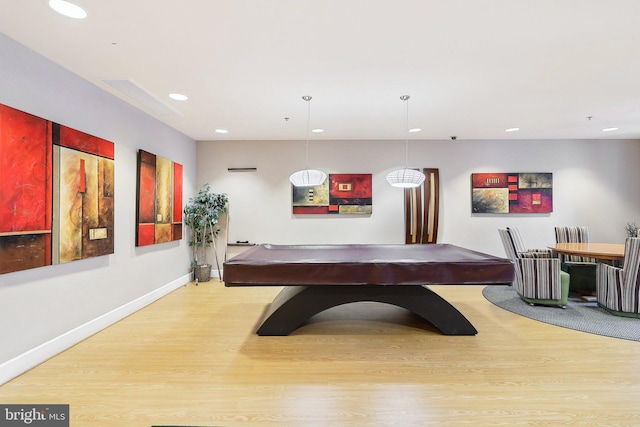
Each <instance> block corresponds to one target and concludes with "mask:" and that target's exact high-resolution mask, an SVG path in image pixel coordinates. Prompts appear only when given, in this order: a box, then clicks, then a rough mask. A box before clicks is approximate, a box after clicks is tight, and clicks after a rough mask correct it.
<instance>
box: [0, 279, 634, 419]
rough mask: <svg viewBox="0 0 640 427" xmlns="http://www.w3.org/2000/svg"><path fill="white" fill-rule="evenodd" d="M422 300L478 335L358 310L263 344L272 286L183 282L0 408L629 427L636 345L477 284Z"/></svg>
mask: <svg viewBox="0 0 640 427" xmlns="http://www.w3.org/2000/svg"><path fill="white" fill-rule="evenodd" d="M433 289H434V290H435V291H436V292H438V293H439V294H440V295H442V296H443V297H444V298H446V299H448V300H449V301H450V302H451V303H453V304H454V305H455V306H456V307H457V308H458V309H459V310H460V311H461V312H462V313H463V314H464V315H465V316H467V318H468V319H469V320H470V321H471V322H472V323H473V324H474V326H475V327H476V328H477V329H478V331H479V333H478V335H476V336H471V337H451V336H443V335H441V334H440V333H439V332H437V331H435V330H434V329H432V328H431V327H430V325H429V324H427V323H426V322H423V321H422V320H421V319H419V318H417V317H416V316H414V315H412V314H410V313H408V312H406V311H404V310H402V309H398V308H396V307H392V306H388V305H384V304H375V303H357V304H351V305H345V306H342V307H337V308H334V309H331V310H328V311H327V312H325V313H322V314H320V315H318V316H316V317H315V318H314V319H313V321H312V322H311V323H309V324H307V325H306V326H304V327H302V328H301V329H299V330H297V331H296V332H295V333H294V334H292V335H290V336H287V337H259V336H257V335H255V334H254V330H255V328H256V325H257V322H258V321H259V319H260V316H261V315H262V313H263V311H264V309H265V307H266V306H267V305H268V304H269V302H270V301H271V299H272V298H273V297H274V296H275V294H276V293H277V292H278V290H279V289H278V288H225V287H224V285H223V284H222V283H220V282H218V281H216V280H215V279H214V280H212V281H210V282H206V283H201V284H200V286H198V287H196V286H194V285H193V284H189V285H186V286H184V287H181V288H179V289H178V290H176V291H174V292H173V293H171V294H170V295H168V296H166V297H165V298H163V299H161V300H159V301H157V302H156V303H154V304H152V305H150V306H149V307H147V308H145V309H143V310H141V311H139V312H137V313H135V314H133V315H132V316H130V317H128V318H126V319H124V320H123V321H121V322H119V323H117V324H116V325H113V326H112V327H110V328H108V329H106V330H104V331H102V332H100V333H98V334H96V335H94V336H93V337H91V338H89V339H87V340H85V341H84V342H82V343H80V344H78V345H76V346H75V347H73V348H71V349H69V350H67V351H65V352H64V353H62V354H60V355H58V356H56V357H54V358H52V359H51V360H49V361H47V362H46V363H44V364H42V365H41V366H38V367H37V368H35V369H33V370H31V371H29V372H27V373H25V374H23V375H21V376H20V377H18V378H16V379H15V380H13V381H11V382H9V383H7V384H5V385H4V386H2V387H0V403H3V404H7V403H23V404H24V403H46V404H53V403H67V404H70V408H71V426H77V427H94V426H118V427H120V426H127V427H129V426H132V427H137V426H140V427H143V426H147V427H148V426H151V425H189V426H230V427H231V426H303V427H307V426H463V425H471V426H499V425H505V426H518V425H529V426H541V425H545V426H546V425H548V426H562V425H578V426H589V425H594V426H640V343H638V342H633V341H625V340H618V339H613V338H606V337H601V336H597V335H590V334H586V333H581V332H576V331H572V330H568V329H562V328H559V327H555V326H550V325H547V324H544V323H539V322H536V321H533V320H529V319H526V318H523V317H520V316H517V315H514V314H512V313H509V312H507V311H504V310H502V309H500V308H498V307H496V306H494V305H492V304H491V303H489V302H488V301H486V300H485V299H484V297H483V296H482V294H481V291H482V287H480V286H459V287H445V286H434V287H433ZM639 327H640V323H639Z"/></svg>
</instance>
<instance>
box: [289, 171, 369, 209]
mask: <svg viewBox="0 0 640 427" xmlns="http://www.w3.org/2000/svg"><path fill="white" fill-rule="evenodd" d="M292 189H293V190H292V191H293V195H292V200H293V213H294V215H304V214H347V215H353V214H361V215H362V214H365V215H370V214H371V212H372V206H373V205H372V176H371V174H370V173H368V174H367V173H361V174H346V173H345V174H339V173H338V174H329V176H328V178H327V179H326V181H325V182H324V183H323V184H322V185H319V186H317V187H295V186H292Z"/></svg>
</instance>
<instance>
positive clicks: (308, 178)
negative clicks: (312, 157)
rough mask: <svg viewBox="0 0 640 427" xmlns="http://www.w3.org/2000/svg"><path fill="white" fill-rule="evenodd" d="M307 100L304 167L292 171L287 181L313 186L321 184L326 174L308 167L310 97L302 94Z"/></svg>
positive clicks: (296, 185) (300, 185) (298, 184)
mask: <svg viewBox="0 0 640 427" xmlns="http://www.w3.org/2000/svg"><path fill="white" fill-rule="evenodd" d="M302 99H304V100H305V101H306V102H307V146H306V166H307V168H306V169H303V170H299V171H297V172H294V173H292V174H291V176H290V177H289V181H291V184H293V185H294V187H315V186H318V185H321V184H322V183H323V182H324V181H325V180H326V179H327V174H326V173H324V172H323V171H321V170H318V169H309V122H310V118H311V97H310V96H303V97H302Z"/></svg>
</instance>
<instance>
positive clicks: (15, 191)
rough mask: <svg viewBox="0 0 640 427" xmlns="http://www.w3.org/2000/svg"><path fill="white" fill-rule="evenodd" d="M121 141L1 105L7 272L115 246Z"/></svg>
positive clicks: (0, 244)
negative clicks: (116, 159)
mask: <svg viewBox="0 0 640 427" xmlns="http://www.w3.org/2000/svg"><path fill="white" fill-rule="evenodd" d="M114 170H115V168H114V144H113V143H112V142H110V141H107V140H105V139H102V138H99V137H96V136H93V135H89V134H87V133H84V132H81V131H78V130H75V129H72V128H70V127H67V126H64V125H61V124H58V123H54V122H51V121H49V120H46V119H43V118H40V117H37V116H34V115H32V114H29V113H26V112H24V111H20V110H17V109H15V108H12V107H9V106H6V105H0V273H9V272H14V271H20V270H26V269H30V268H35V267H42V266H46V265H52V264H60V263H65V262H69V261H75V260H81V259H85V258H90V257H96V256H102V255H108V254H112V253H113V248H114V240H113V232H114Z"/></svg>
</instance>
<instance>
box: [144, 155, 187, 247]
mask: <svg viewBox="0 0 640 427" xmlns="http://www.w3.org/2000/svg"><path fill="white" fill-rule="evenodd" d="M137 218H138V220H137V224H136V229H137V235H136V245H137V246H147V245H153V244H156V243H164V242H170V241H173V240H180V239H182V165H181V164H179V163H176V162H172V161H171V160H168V159H165V158H163V157H160V156H156V155H155V154H152V153H148V152H146V151H143V150H139V151H138V213H137Z"/></svg>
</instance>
